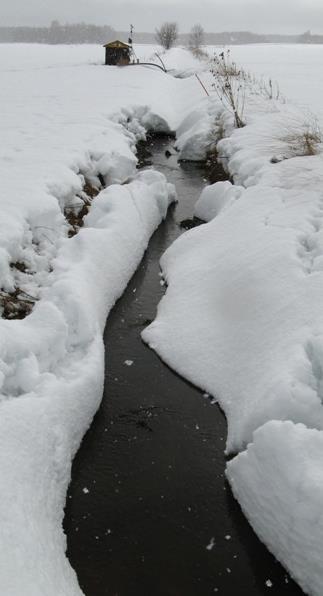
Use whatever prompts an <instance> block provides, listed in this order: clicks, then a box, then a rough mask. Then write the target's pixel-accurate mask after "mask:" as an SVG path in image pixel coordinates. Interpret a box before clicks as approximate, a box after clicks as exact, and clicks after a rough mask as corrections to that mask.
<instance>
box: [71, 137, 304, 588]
mask: <svg viewBox="0 0 323 596" xmlns="http://www.w3.org/2000/svg"><path fill="white" fill-rule="evenodd" d="M149 145H150V147H149V149H150V150H151V156H148V154H147V155H146V159H150V160H151V161H152V163H153V165H154V167H155V168H156V169H158V170H159V171H161V172H163V173H164V174H165V175H166V177H167V179H168V181H169V182H173V183H175V185H176V188H177V192H178V196H179V203H178V205H176V206H175V207H171V208H170V210H169V214H168V217H167V218H166V220H165V222H163V223H162V224H161V226H160V227H159V228H158V230H157V231H156V232H155V234H154V235H153V237H152V239H151V242H150V244H149V247H148V250H147V251H146V253H145V256H144V258H143V260H142V262H141V264H140V266H139V268H138V270H137V272H136V273H135V275H134V276H133V278H132V280H131V281H130V283H129V285H128V287H127V289H126V291H125V293H124V295H123V296H122V298H121V299H120V300H119V301H118V303H117V304H116V306H115V307H114V309H113V311H112V312H111V314H110V316H109V319H108V321H107V325H106V330H105V336H104V340H105V345H106V379H105V389H104V396H103V400H102V405H101V407H100V409H99V411H98V413H97V415H96V416H95V419H94V421H93V424H92V426H91V428H90V430H89V432H88V433H87V435H86V437H85V438H84V441H83V443H82V446H81V448H80V450H79V452H78V455H77V457H76V459H75V461H74V464H73V470H72V482H71V485H70V488H69V493H68V499H67V505H66V516H65V531H66V534H67V542H68V557H69V559H70V561H71V564H72V566H73V567H74V569H75V570H76V572H77V575H78V578H79V582H80V585H81V588H82V589H83V590H84V592H85V594H86V595H87V596H137V595H138V596H208V595H211V594H214V593H219V594H224V595H228V596H229V595H231V594H239V596H244V595H246V596H247V595H248V596H256V595H257V596H259V595H261V594H267V593H268V591H269V593H271V594H275V595H282V594H283V595H293V596H298V595H301V594H302V591H301V590H300V588H298V586H297V585H296V584H295V583H294V582H293V581H292V580H291V579H290V578H289V577H287V575H286V572H285V571H284V569H283V568H282V567H281V566H280V565H279V563H277V562H276V561H275V559H274V558H273V557H272V556H271V555H270V553H269V552H268V551H267V549H266V548H265V547H264V546H263V545H262V544H261V543H260V541H259V540H258V539H257V537H256V535H255V534H254V533H253V531H252V529H251V528H250V526H249V524H248V523H247V521H246V519H245V518H244V516H243V515H242V513H241V511H240V508H239V506H238V505H237V503H236V501H235V500H234V498H233V497H232V495H231V492H230V489H229V487H228V485H227V483H226V481H225V478H224V469H225V457H224V453H223V452H224V447H225V439H226V433H227V429H226V422H225V418H224V416H223V414H222V413H221V411H220V410H219V408H218V407H217V405H216V404H215V403H214V402H213V401H212V398H211V397H209V396H206V395H203V393H201V391H200V390H199V389H197V388H196V387H194V386H192V385H190V384H189V383H187V382H186V381H185V380H183V379H182V378H180V377H179V376H178V375H176V374H175V373H174V372H172V371H171V370H170V369H169V368H168V367H167V366H165V365H164V364H163V363H162V362H161V361H160V360H159V359H158V357H157V356H156V354H155V353H154V352H153V351H151V350H149V348H147V346H145V345H144V344H143V343H142V341H141V339H140V331H141V330H142V329H143V328H144V326H145V325H147V324H148V323H149V322H150V321H151V320H152V319H153V318H154V317H155V313H156V307H157V304H158V302H159V300H160V299H161V297H162V295H163V293H164V288H163V286H162V280H161V278H160V276H159V259H160V257H161V255H162V253H163V252H164V251H165V250H166V248H167V247H168V246H169V245H170V244H171V243H172V242H173V241H174V240H175V239H176V238H177V237H178V236H179V235H180V234H181V233H183V229H182V227H181V225H180V224H181V222H183V220H184V221H185V220H191V219H192V213H193V206H194V203H195V201H196V199H197V197H198V196H199V194H200V192H201V190H202V188H203V186H204V185H205V183H206V170H205V167H204V166H202V165H201V164H194V163H181V164H179V163H178V158H177V155H176V151H175V150H174V148H173V142H172V140H171V139H169V138H155V139H151V140H150V142H149ZM145 150H147V147H146V148H145ZM165 152H166V154H165ZM219 178H220V175H219ZM189 324H190V321H189V320H188V321H187V325H189ZM268 580H269V583H268Z"/></svg>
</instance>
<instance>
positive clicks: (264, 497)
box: [227, 422, 323, 596]
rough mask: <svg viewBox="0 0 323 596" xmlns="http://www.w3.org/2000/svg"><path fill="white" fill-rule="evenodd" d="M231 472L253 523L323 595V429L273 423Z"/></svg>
mask: <svg viewBox="0 0 323 596" xmlns="http://www.w3.org/2000/svg"><path fill="white" fill-rule="evenodd" d="M227 477H228V479H229V481H230V484H231V487H232V490H233V492H234V495H235V496H236V498H237V499H238V501H239V503H240V505H241V507H242V509H243V511H244V513H245V514H246V516H247V518H248V520H249V522H250V523H251V525H252V526H253V528H254V530H255V531H256V532H257V534H258V536H259V537H260V538H261V540H262V541H263V542H265V544H266V545H267V546H268V548H269V550H271V552H272V553H273V554H274V555H275V557H276V558H277V559H278V560H279V561H281V563H283V565H285V567H286V568H287V569H288V571H289V572H290V574H291V575H292V577H293V578H294V579H295V580H296V581H297V582H298V583H299V584H300V585H301V587H302V589H303V590H304V592H305V593H306V594H312V595H314V596H320V595H321V594H322V579H323V577H322V576H323V574H322V552H323V514H322V498H323V433H322V432H319V431H316V430H309V429H307V428H305V426H303V425H302V424H298V425H294V424H292V423H291V422H284V423H282V422H268V423H267V424H265V426H263V427H262V428H260V429H259V430H257V431H256V432H255V433H254V441H253V443H252V444H250V445H249V446H248V449H247V451H245V452H243V453H241V454H240V455H238V456H237V457H236V458H235V459H234V460H233V461H231V462H229V463H228V466H227Z"/></svg>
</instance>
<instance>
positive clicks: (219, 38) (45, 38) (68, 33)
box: [0, 21, 323, 46]
mask: <svg viewBox="0 0 323 596" xmlns="http://www.w3.org/2000/svg"><path fill="white" fill-rule="evenodd" d="M164 25H165V24H164ZM166 25H171V26H173V33H172V34H171V38H172V41H171V45H173V44H174V43H175V42H176V43H177V44H180V45H185V46H194V45H196V43H197V41H198V42H199V45H200V42H201V39H198V38H199V37H201V31H199V30H198V29H195V30H194V27H195V28H196V27H198V26H196V25H194V27H193V28H192V30H191V32H190V33H178V29H177V24H176V23H166ZM162 27H163V25H161V27H160V28H159V29H156V31H155V33H145V32H137V31H135V34H134V42H135V43H150V44H154V43H156V35H157V36H158V33H161V36H162V38H163V37H164V39H166V38H168V37H169V31H168V32H167V35H166V38H165V36H164V34H165V31H164V32H163V30H161V29H162ZM174 27H175V29H174ZM168 29H169V27H168ZM174 34H175V39H174ZM128 37H129V32H128V31H115V29H113V27H111V26H109V25H103V26H100V25H89V24H87V23H75V24H72V25H71V24H65V25H62V24H61V23H59V22H58V21H53V22H52V23H51V25H50V26H49V27H0V43H17V42H20V43H48V44H59V43H63V44H64V43H65V44H72V43H75V44H78V43H106V42H108V41H112V40H113V39H117V38H119V39H121V40H122V41H126V42H127V41H128ZM202 43H203V44H206V45H234V44H248V43H313V44H315V43H323V35H312V34H311V32H310V31H306V32H305V33H303V34H302V35H276V34H273V35H258V34H256V33H251V32H250V31H225V32H222V33H207V32H204V31H203V42H202Z"/></svg>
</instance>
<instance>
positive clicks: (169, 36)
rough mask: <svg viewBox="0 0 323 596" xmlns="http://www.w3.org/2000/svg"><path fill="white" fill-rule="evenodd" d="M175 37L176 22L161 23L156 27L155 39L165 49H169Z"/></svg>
mask: <svg viewBox="0 0 323 596" xmlns="http://www.w3.org/2000/svg"><path fill="white" fill-rule="evenodd" d="M177 37H178V26H177V23H168V22H167V23H163V24H162V25H161V26H160V27H159V29H156V40H157V41H158V43H159V44H160V45H161V46H163V48H165V50H169V48H171V47H172V46H173V45H174V43H175V41H176V39H177Z"/></svg>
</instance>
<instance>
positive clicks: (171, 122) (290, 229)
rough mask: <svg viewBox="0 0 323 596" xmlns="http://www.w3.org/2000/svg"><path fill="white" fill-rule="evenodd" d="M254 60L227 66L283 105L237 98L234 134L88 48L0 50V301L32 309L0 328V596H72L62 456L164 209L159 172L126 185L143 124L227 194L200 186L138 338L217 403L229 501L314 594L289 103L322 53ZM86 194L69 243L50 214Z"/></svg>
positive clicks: (322, 218) (307, 286)
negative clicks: (190, 223)
mask: <svg viewBox="0 0 323 596" xmlns="http://www.w3.org/2000/svg"><path fill="white" fill-rule="evenodd" d="M260 47H261V48H262V49H261V52H267V54H266V61H265V59H264V62H263V64H262V63H261V52H260V51H258V50H259V47H258V46H257V47H255V46H248V47H247V48H236V47H235V48H234V49H233V52H234V54H233V57H234V58H235V59H236V60H237V62H240V63H241V62H243V56H244V57H245V61H244V63H243V66H245V67H246V68H250V69H252V67H253V63H252V60H254V64H255V67H254V68H253V70H257V72H258V73H261V74H271V75H272V76H273V78H277V79H280V78H281V79H282V82H281V81H280V80H279V81H278V82H279V83H280V82H281V85H280V86H281V90H282V93H283V94H284V95H285V96H287V97H290V98H291V102H292V103H290V102H288V101H287V102H286V103H280V102H277V101H274V100H269V99H268V98H267V99H266V98H264V97H262V96H261V95H259V94H256V95H255V94H254V93H253V91H252V90H250V89H248V92H247V96H246V100H247V101H246V110H245V115H244V118H245V121H246V124H247V126H245V127H244V128H242V129H239V130H234V129H233V125H232V115H231V114H230V113H229V112H228V111H225V110H224V109H223V106H222V104H221V103H220V102H219V101H218V99H217V97H216V96H215V95H214V94H212V93H211V96H210V97H207V96H206V94H205V93H204V91H203V89H202V88H201V86H200V85H199V83H198V81H197V80H196V78H195V77H194V76H187V77H186V78H175V77H173V76H171V75H165V74H164V73H163V72H161V71H160V70H157V69H154V68H153V67H152V68H150V67H140V66H131V67H129V68H125V69H119V68H114V67H105V66H103V65H102V61H103V50H102V48H98V47H95V46H79V47H73V46H72V47H69V46H67V47H66V46H63V47H62V46H57V47H56V46H55V47H53V46H39V45H38V46H37V45H34V46H33V45H21V44H17V45H2V46H0V72H1V81H2V85H1V87H0V114H1V116H0V119H1V121H0V132H1V149H0V175H1V182H2V184H1V192H0V201H1V211H0V279H1V287H0V290H1V294H2V297H3V296H4V295H5V293H6V295H7V296H8V297H9V298H10V296H12V295H13V293H14V292H16V291H17V289H18V288H19V292H21V293H23V296H24V297H30V296H32V297H33V298H34V299H35V305H34V308H33V310H32V312H31V314H30V315H29V316H27V317H26V318H25V319H23V320H6V319H4V318H2V319H1V320H0V386H1V415H0V429H1V430H0V437H1V451H0V487H1V495H2V496H1V500H0V524H1V537H0V541H1V554H0V593H1V594H5V595H6V596H18V595H19V596H21V595H22V594H24V596H44V594H46V596H54V595H55V596H57V594H62V595H63V594H64V596H65V595H72V594H75V595H76V594H80V593H81V592H80V589H79V587H78V584H77V579H76V577H75V574H74V572H73V571H72V569H71V568H70V566H69V564H68V561H67V560H66V558H65V537H64V534H63V531H62V525H61V524H62V518H63V507H64V502H65V494H66V488H67V484H68V482H69V477H70V465H71V460H72V458H73V456H74V454H75V451H76V450H77V448H78V446H79V443H80V441H81V439H82V436H83V434H84V432H85V431H86V429H87V428H88V426H89V424H90V422H91V419H92V416H93V414H94V412H95V411H96V409H97V407H98V404H99V402H100V399H101V393H102V383H103V344H102V331H103V327H104V323H105V319H106V316H107V314H108V312H109V310H110V308H111V307H112V306H113V304H114V302H115V301H116V299H117V298H118V297H119V296H120V295H121V293H122V291H123V289H124V288H125V286H126V284H127V282H128V280H129V278H130V276H131V275H132V273H133V272H134V270H135V269H136V267H137V265H138V263H139V262H140V259H141V257H142V255H143V252H144V250H145V248H146V246H147V243H148V241H149V237H150V235H151V234H152V232H153V231H154V229H155V228H156V227H157V226H158V224H159V222H160V221H161V219H162V218H163V217H165V214H166V211H167V207H168V204H169V203H170V202H171V201H173V200H175V191H174V188H173V187H172V186H171V185H168V184H167V181H166V180H165V178H164V177H163V176H162V175H160V174H158V173H156V172H152V171H148V172H142V173H140V174H138V173H137V171H136V157H135V145H136V142H137V140H138V139H141V138H144V134H145V130H146V129H153V130H162V131H169V130H173V131H176V132H177V138H178V141H177V143H178V148H179V150H180V156H181V157H182V158H189V159H201V158H203V157H204V156H205V154H206V151H207V150H208V149H209V148H210V147H212V142H213V144H214V143H215V142H216V141H219V142H218V151H219V154H220V156H221V157H222V159H223V163H224V165H225V167H226V168H227V170H228V172H229V173H230V175H231V178H232V180H233V181H234V183H235V186H233V185H232V184H231V183H230V182H226V183H217V184H215V185H213V186H212V187H210V188H208V189H207V190H206V191H204V193H203V196H202V197H201V198H200V200H199V203H198V205H197V207H196V213H197V215H200V216H203V217H204V218H205V219H206V220H209V223H207V224H205V225H203V226H201V227H199V228H197V229H194V230H192V231H190V232H187V233H185V234H184V235H183V236H181V238H180V239H179V240H178V241H177V242H176V243H174V245H172V246H171V247H170V248H169V250H168V251H167V252H166V253H165V255H164V257H163V259H162V268H163V272H164V276H165V278H166V280H167V283H168V289H167V293H166V295H165V298H164V299H163V300H162V302H161V304H160V306H159V310H158V316H157V319H156V321H154V322H153V323H152V325H151V326H150V327H148V328H147V329H146V330H145V331H144V334H143V337H144V339H145V340H146V341H147V342H149V344H150V345H151V346H152V347H153V348H154V349H156V351H157V352H158V353H159V354H160V355H161V356H162V358H163V359H164V360H165V361H167V362H168V363H169V364H170V365H171V366H172V367H173V368H175V369H176V370H178V371H179V372H180V373H181V374H183V375H184V376H186V377H187V378H189V379H190V380H191V381H192V382H194V383H196V384H198V385H199V386H201V387H203V388H204V389H205V390H207V391H208V392H209V393H211V394H212V395H213V396H215V397H216V398H217V399H218V401H219V402H220V404H221V407H222V408H223V409H224V411H225V413H226V415H227V418H228V426H229V433H228V441H227V450H228V451H230V452H235V451H239V450H242V449H244V448H245V447H246V446H247V444H248V443H249V447H248V449H247V450H246V451H244V452H243V453H241V454H240V455H238V456H237V457H235V458H234V459H233V460H232V461H231V462H230V464H229V465H228V469H227V475H228V478H229V480H230V482H231V485H232V487H233V491H234V493H235V495H236V497H237V499H238V500H239V502H240V504H241V506H242V507H243V510H244V511H245V513H246V515H247V517H248V518H249V520H250V522H251V523H252V525H253V527H254V528H255V530H256V532H258V534H259V536H260V537H261V539H262V540H263V541H264V542H265V543H266V544H267V545H268V547H269V548H270V549H271V550H272V552H273V553H274V554H275V555H276V556H277V558H279V559H280V560H281V561H282V563H283V564H285V565H286V567H287V568H288V569H289V571H290V573H291V574H292V575H293V576H294V577H295V579H296V580H297V581H299V583H300V584H301V586H302V587H303V589H304V590H305V591H307V592H308V593H310V594H314V595H317V596H318V595H319V594H321V587H320V586H321V585H322V582H323V574H322V571H321V567H320V558H321V557H322V555H323V534H322V532H321V528H322V526H323V517H322V513H321V507H320V501H321V499H320V495H321V493H322V491H323V472H322V469H323V466H321V465H320V464H321V463H322V464H323V451H322V440H323V439H322V436H323V435H322V430H323V409H322V398H323V390H322V379H323V372H322V371H323V313H322V311H321V307H320V306H321V305H320V298H321V296H322V291H323V277H322V270H323V265H322V263H323V232H322V230H323V225H322V224H323V193H322V190H321V189H322V182H323V174H322V172H323V168H322V165H323V164H322V161H323V159H322V146H321V145H320V144H319V143H316V145H315V149H316V153H317V154H316V155H313V156H304V155H302V152H303V149H304V135H306V134H307V133H308V130H309V126H311V125H312V123H311V121H309V120H308V114H307V113H306V110H305V111H304V109H303V108H299V107H298V106H297V104H300V103H301V104H304V103H306V104H307V105H308V106H309V107H310V108H311V109H312V110H314V111H318V110H319V105H318V101H317V98H316V95H315V94H314V92H313V91H311V89H314V88H315V89H317V87H315V81H316V84H318V85H323V84H322V82H320V79H319V82H318V80H317V73H318V63H319V59H320V55H321V54H320V53H321V52H322V51H323V50H322V48H321V47H320V46H315V48H314V47H313V48H312V47H311V48H307V47H305V48H304V46H302V47H301V48H300V49H302V50H303V48H304V54H303V55H302V56H301V55H299V56H300V57H299V61H300V60H302V65H304V66H303V67H302V68H303V69H304V70H303V71H302V68H297V69H296V70H294V72H295V73H296V74H295V75H294V76H293V74H292V72H293V71H292V70H291V64H292V62H293V59H295V52H294V49H293V48H291V47H290V46H288V49H286V48H284V47H280V46H266V47H263V46H260ZM150 50H152V53H153V50H154V48H150V47H149V48H147V47H146V46H142V47H138V48H137V54H138V55H139V56H140V57H141V58H142V59H148V60H150V56H151V53H150ZM252 51H254V52H255V54H254V55H252ZM271 52H272V54H270V53H271ZM270 56H272V57H270ZM164 59H165V62H166V65H167V67H168V68H169V69H170V70H171V72H172V73H173V74H175V75H176V74H178V75H179V76H180V77H183V75H184V74H185V72H186V74H187V75H188V74H190V73H192V72H194V70H197V71H199V72H201V70H203V68H204V66H203V64H202V63H200V62H197V61H195V60H194V59H193V58H192V57H191V56H190V55H189V54H188V53H186V52H184V51H182V50H180V49H174V50H173V51H172V52H170V53H169V54H168V55H166V56H164ZM271 62H272V64H271ZM306 63H307V66H306ZM271 66H272V68H270V67H271ZM262 67H263V68H262ZM293 68H296V67H295V65H294V66H293ZM302 72H304V76H303V75H302ZM296 75H297V77H298V80H296ZM201 77H202V79H203V82H204V83H205V85H206V86H207V88H208V89H209V90H210V91H211V85H212V77H211V76H210V74H209V73H208V72H207V71H206V72H203V73H202V74H201ZM299 77H300V78H301V81H302V82H303V83H304V84H302V85H300V84H299ZM305 82H306V84H305ZM285 84H286V89H285V87H284V85H285ZM287 87H288V88H287ZM305 88H306V90H305ZM318 96H319V93H318ZM220 136H222V137H224V138H222V139H221V138H220ZM88 186H92V187H97V188H98V190H100V191H101V192H99V194H98V196H97V197H96V198H94V199H93V201H92V205H91V209H90V211H89V213H88V215H86V216H85V219H84V227H82V228H81V229H80V231H79V232H78V233H77V234H76V235H74V236H73V237H69V236H70V234H69V232H70V231H71V228H70V227H69V225H68V222H67V220H66V217H65V216H66V213H67V212H68V210H70V209H71V207H73V208H75V209H76V208H78V207H81V206H82V205H83V203H84V200H87V197H86V189H87V187H88ZM102 186H106V189H102ZM188 320H190V321H191V326H190V327H189V326H188V325H187V321H188ZM273 421H276V422H273ZM295 423H300V424H295ZM311 429H317V430H311ZM254 431H256V432H255V434H254V435H253V433H254ZM295 454H296V455H297V456H296V455H295ZM269 479H270V481H269ZM304 552H306V557H303V558H302V554H303V553H304Z"/></svg>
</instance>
